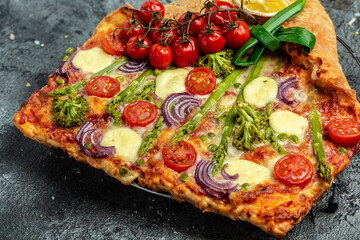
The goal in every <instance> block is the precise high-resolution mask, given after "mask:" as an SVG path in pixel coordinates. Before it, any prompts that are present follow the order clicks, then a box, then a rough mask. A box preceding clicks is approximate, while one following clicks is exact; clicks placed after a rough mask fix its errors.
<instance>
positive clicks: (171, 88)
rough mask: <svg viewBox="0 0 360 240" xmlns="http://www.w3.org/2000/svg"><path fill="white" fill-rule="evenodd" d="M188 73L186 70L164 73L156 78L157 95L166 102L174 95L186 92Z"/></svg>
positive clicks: (180, 69)
mask: <svg viewBox="0 0 360 240" xmlns="http://www.w3.org/2000/svg"><path fill="white" fill-rule="evenodd" d="M188 73H189V71H188V70H186V69H184V68H178V69H174V70H166V71H164V72H163V73H161V74H160V75H159V76H158V77H157V78H156V89H155V94H156V95H158V96H159V97H160V98H161V99H163V100H165V99H166V97H167V96H169V95H170V94H172V93H182V92H186V88H185V78H186V76H187V75H188Z"/></svg>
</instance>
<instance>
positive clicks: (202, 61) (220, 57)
mask: <svg viewBox="0 0 360 240" xmlns="http://www.w3.org/2000/svg"><path fill="white" fill-rule="evenodd" d="M233 54H234V52H233V50H231V49H226V50H222V51H220V52H217V53H210V54H206V55H204V56H201V57H199V59H198V60H197V62H196V63H195V67H207V68H209V69H211V70H212V71H213V72H214V74H215V76H216V77H222V78H225V77H227V76H228V75H229V74H230V73H232V72H233V71H234V69H235V65H233V64H232V63H231V59H232V57H233Z"/></svg>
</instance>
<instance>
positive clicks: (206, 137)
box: [199, 135, 208, 142]
mask: <svg viewBox="0 0 360 240" xmlns="http://www.w3.org/2000/svg"><path fill="white" fill-rule="evenodd" d="M199 139H200V141H201V142H206V141H207V140H208V136H206V135H200V136H199Z"/></svg>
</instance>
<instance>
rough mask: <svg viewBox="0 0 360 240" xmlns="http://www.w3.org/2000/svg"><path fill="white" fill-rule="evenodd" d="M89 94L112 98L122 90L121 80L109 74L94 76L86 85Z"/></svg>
mask: <svg viewBox="0 0 360 240" xmlns="http://www.w3.org/2000/svg"><path fill="white" fill-rule="evenodd" d="M85 90H86V93H87V94H88V95H94V96H97V97H103V98H111V97H113V96H115V94H117V93H118V92H120V82H119V81H118V80H116V79H115V78H112V77H109V76H97V77H93V78H92V79H91V80H90V81H89V82H88V83H87V84H86V86H85Z"/></svg>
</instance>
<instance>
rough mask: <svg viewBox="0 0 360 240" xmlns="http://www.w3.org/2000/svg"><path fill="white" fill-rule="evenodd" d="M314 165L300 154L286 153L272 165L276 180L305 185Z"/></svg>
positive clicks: (288, 183) (309, 179)
mask: <svg viewBox="0 0 360 240" xmlns="http://www.w3.org/2000/svg"><path fill="white" fill-rule="evenodd" d="M313 169H314V167H313V165H312V164H311V162H310V161H309V160H308V159H307V158H305V157H303V156H301V155H291V154H290V155H286V156H285V157H282V158H280V159H279V160H278V161H277V162H276V164H275V167H274V174H275V177H276V179H277V180H279V181H280V182H282V183H284V184H286V185H289V186H300V187H305V186H306V185H307V184H308V183H309V182H310V181H311V178H312V176H313V171H314V170H313Z"/></svg>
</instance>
